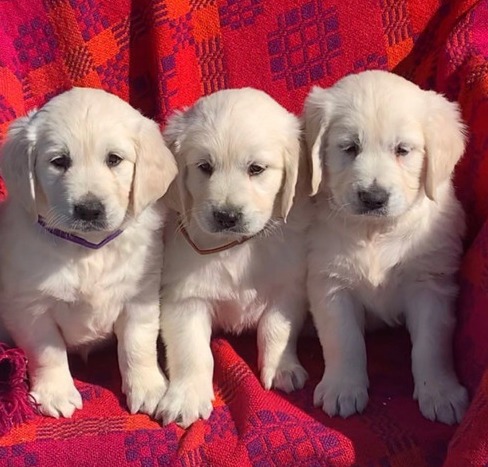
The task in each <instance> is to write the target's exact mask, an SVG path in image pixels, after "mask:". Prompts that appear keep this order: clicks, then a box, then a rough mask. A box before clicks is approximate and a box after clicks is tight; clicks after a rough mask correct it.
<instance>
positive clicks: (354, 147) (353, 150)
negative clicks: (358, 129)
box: [342, 143, 359, 157]
mask: <svg viewBox="0 0 488 467" xmlns="http://www.w3.org/2000/svg"><path fill="white" fill-rule="evenodd" d="M342 150H343V151H344V152H345V153H346V154H347V155H348V156H351V157H356V156H357V155H358V154H359V144H357V143H348V144H345V145H344V146H343V147H342Z"/></svg>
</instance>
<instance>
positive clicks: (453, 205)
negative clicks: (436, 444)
mask: <svg viewBox="0 0 488 467" xmlns="http://www.w3.org/2000/svg"><path fill="white" fill-rule="evenodd" d="M304 117H305V125H306V131H305V132H306V139H307V143H308V147H309V154H310V157H311V163H312V166H313V176H312V179H313V191H314V193H315V192H318V194H317V197H316V209H315V220H314V221H313V222H312V224H311V229H310V234H309V242H310V251H309V260H308V264H309V278H308V291H309V298H310V302H311V311H312V314H313V317H314V321H315V324H316V327H317V330H318V334H319V337H320V340H321V343H322V346H323V351H324V360H325V363H326V366H325V372H324V375H323V378H322V380H321V382H320V383H319V385H318V386H317V388H316V389H315V394H314V402H315V404H316V405H318V406H320V407H322V408H323V410H324V411H325V412H327V413H328V414H329V415H331V416H332V415H341V416H343V417H347V416H349V415H351V414H353V413H355V412H361V411H362V410H363V409H364V408H365V407H366V404H367V401H368V375H367V372H366V349H365V344H364V338H363V333H364V330H365V327H366V328H367V327H368V326H369V325H373V324H376V323H379V322H383V323H386V324H388V325H395V324H400V323H405V324H406V326H407V328H408V330H409V332H410V336H411V339H412V345H413V346H412V371H413V376H414V381H415V391H414V397H415V398H416V399H417V400H418V402H419V405H420V410H421V412H422V413H423V415H424V416H425V417H427V418H429V419H431V420H438V421H441V422H444V423H448V424H452V423H455V422H459V420H460V419H461V418H462V416H463V414H464V412H465V409H466V406H467V403H468V398H467V393H466V390H465V389H464V388H463V387H462V386H461V385H460V384H459V382H458V380H457V377H456V375H455V372H454V368H453V362H452V342H451V338H452V333H453V330H454V325H455V316H454V303H455V297H456V293H457V290H458V286H457V284H456V279H455V275H456V272H457V270H458V267H459V262H460V257H461V254H462V235H463V232H464V214H463V210H462V207H461V205H460V203H459V202H458V200H457V199H456V198H455V195H454V192H453V187H452V184H451V180H450V177H451V173H452V171H453V169H454V166H455V164H456V163H457V161H458V160H459V158H460V157H461V155H462V153H463V151H464V134H463V130H464V128H463V125H462V123H461V120H460V115H459V110H458V106H457V105H456V104H454V103H451V102H448V101H447V100H446V99H445V98H443V97H442V96H441V95H439V94H436V93H434V92H432V91H423V90H421V89H419V88H418V87H417V86H416V85H414V84H412V83H410V82H408V81H407V80H405V79H403V78H401V77H399V76H396V75H393V74H390V73H386V72H381V71H368V72H364V73H360V74H358V75H351V76H348V77H346V78H344V79H342V80H341V81H339V82H338V83H337V84H336V85H335V86H333V87H332V88H330V89H319V88H314V89H313V90H312V91H311V93H310V95H309V96H308V98H307V101H306V103H305V111H304Z"/></svg>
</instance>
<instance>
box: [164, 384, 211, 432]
mask: <svg viewBox="0 0 488 467" xmlns="http://www.w3.org/2000/svg"><path fill="white" fill-rule="evenodd" d="M207 386H208V387H207ZM213 400H214V393H213V389H212V385H211V383H210V385H208V384H199V383H198V380H195V381H194V382H186V381H181V382H170V384H169V388H168V391H167V392H166V394H165V395H164V397H163V398H162V399H161V401H160V403H159V405H158V407H157V409H156V418H158V419H160V420H162V421H163V424H164V425H167V424H169V423H171V422H176V423H177V424H178V425H179V426H181V427H182V428H188V427H189V426H190V425H191V424H192V423H193V422H195V421H197V420H198V419H199V418H202V419H204V420H207V419H208V417H210V414H211V413H212V409H213V407H212V401H213Z"/></svg>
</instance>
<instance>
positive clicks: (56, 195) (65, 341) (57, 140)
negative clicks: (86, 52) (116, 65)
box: [0, 88, 176, 417]
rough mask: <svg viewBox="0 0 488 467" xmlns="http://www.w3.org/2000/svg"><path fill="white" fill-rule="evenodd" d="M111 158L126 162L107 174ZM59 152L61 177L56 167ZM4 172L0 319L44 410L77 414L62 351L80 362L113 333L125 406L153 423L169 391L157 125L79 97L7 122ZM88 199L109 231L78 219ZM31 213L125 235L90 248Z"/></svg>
mask: <svg viewBox="0 0 488 467" xmlns="http://www.w3.org/2000/svg"><path fill="white" fill-rule="evenodd" d="M110 152H116V153H117V154H118V155H119V156H120V157H122V159H123V160H122V162H121V163H120V164H119V165H118V166H117V167H111V168H110V167H108V166H107V155H108V154H109V153H110ZM63 154H64V155H69V157H70V158H71V161H72V163H71V167H70V168H69V169H68V170H66V171H64V170H60V169H59V168H56V167H55V166H53V165H52V162H51V161H52V160H53V159H55V158H57V157H60V156H61V155H63ZM2 171H3V175H4V177H5V182H6V184H7V188H8V190H9V198H8V200H7V202H6V203H5V204H4V205H2V206H1V213H0V214H1V217H0V234H1V238H2V241H1V242H0V256H1V258H2V269H1V273H0V310H1V312H2V319H3V321H4V323H5V325H6V327H7V328H8V330H9V332H10V333H11V334H12V336H13V338H14V340H15V342H16V343H17V344H18V345H19V346H20V347H22V348H23V349H24V350H25V352H26V354H27V358H28V365H29V368H28V369H29V377H30V381H31V391H32V394H33V396H34V398H35V399H36V401H37V402H38V403H39V405H40V410H41V411H42V413H44V414H45V415H50V416H53V417H59V416H63V417H70V416H71V415H72V414H73V412H74V410H75V409H76V408H81V406H82V401H81V397H80V394H79V393H78V391H77V390H76V388H75V386H74V384H73V379H72V377H71V374H70V371H69V368H68V360H67V350H74V351H79V352H81V353H86V352H87V351H88V350H89V349H90V348H91V347H93V346H94V345H96V344H98V343H101V342H103V341H105V340H106V339H108V338H110V337H111V336H113V334H114V333H115V335H116V336H117V340H118V357H119V366H120V371H121V374H122V385H123V387H122V389H123V391H124V393H125V394H126V396H127V404H128V406H129V409H130V411H131V412H132V413H135V412H137V411H142V412H145V413H148V414H152V413H153V412H154V410H155V408H156V405H157V403H158V401H159V400H160V398H161V396H162V394H163V393H164V391H165V390H166V385H167V384H166V380H165V378H164V376H163V373H162V372H161V370H160V369H159V366H158V363H157V352H156V341H157V336H158V329H159V285H160V266H161V261H162V247H161V244H162V241H161V238H162V237H161V236H162V231H161V229H162V224H163V221H164V217H165V210H164V208H161V207H157V206H156V205H155V202H156V200H157V199H159V198H160V197H161V196H162V195H163V194H164V192H165V191H166V187H167V186H168V184H169V183H170V182H171V180H172V179H173V178H174V176H175V175H176V164H175V162H174V158H173V157H172V155H171V153H170V152H169V150H168V149H167V148H166V147H165V145H164V141H163V139H162V136H161V135H160V133H159V129H158V127H157V125H156V124H155V123H154V122H152V121H151V120H149V119H146V118H145V117H143V116H142V115H141V114H140V113H139V112H137V111H136V110H135V109H133V108H132V107H130V106H129V105H128V104H126V103H125V102H123V101H122V100H121V99H119V98H117V97H116V96H113V95H111V94H108V93H106V92H104V91H101V90H94V89H78V88H75V89H73V90H71V91H68V92H66V93H63V94H61V95H59V96H57V97H56V98H54V99H52V100H51V101H50V102H48V103H47V104H46V105H45V106H44V107H43V108H42V109H40V110H38V111H34V112H32V113H31V114H30V115H29V116H27V117H24V118H21V119H19V120H17V121H16V122H14V124H13V125H12V127H11V129H10V131H9V134H8V136H7V141H6V143H5V146H4V148H3V157H2ZM87 194H90V196H95V197H96V198H97V199H99V200H101V202H102V203H103V205H104V206H105V208H106V212H107V222H106V225H104V226H100V227H99V228H92V229H91V228H87V227H86V226H84V227H83V228H82V226H81V224H80V222H79V221H76V220H74V214H73V206H74V204H75V203H77V202H79V201H80V200H83V199H84V197H85V196H86V195H87ZM38 215H42V216H43V217H44V218H45V219H46V221H47V222H48V224H49V225H50V226H52V227H57V228H59V229H62V230H65V231H69V232H71V233H74V234H76V235H78V236H81V237H83V238H85V239H87V240H89V241H92V242H99V241H100V240H102V239H103V238H105V237H107V236H108V235H109V234H110V233H111V232H113V231H114V230H117V229H119V228H121V229H123V233H122V234H121V235H120V236H119V237H117V238H116V239H114V240H113V241H111V242H110V243H108V244H106V245H105V246H104V247H102V248H101V249H99V250H91V249H88V248H85V247H83V246H79V245H76V244H73V243H70V242H68V241H66V240H63V239H60V238H57V237H54V236H53V235H51V234H50V233H48V232H47V231H45V230H44V229H43V228H42V227H41V226H40V225H38V224H37V223H36V220H37V216H38ZM80 229H81V230H80Z"/></svg>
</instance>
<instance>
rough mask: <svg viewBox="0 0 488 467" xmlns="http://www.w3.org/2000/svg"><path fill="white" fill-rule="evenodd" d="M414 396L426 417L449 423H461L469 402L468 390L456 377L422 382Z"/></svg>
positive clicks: (416, 387)
mask: <svg viewBox="0 0 488 467" xmlns="http://www.w3.org/2000/svg"><path fill="white" fill-rule="evenodd" d="M413 396H414V398H415V399H417V400H418V402H419V407H420V411H421V412H422V415H423V416H424V417H425V418H427V419H429V420H432V421H438V422H442V423H446V424H447V425H454V424H455V423H459V422H460V421H461V420H462V418H463V416H464V413H465V412H466V410H467V408H468V404H469V399H468V392H467V391H466V389H465V388H464V387H463V386H461V385H460V384H459V383H458V382H457V381H456V380H455V379H447V380H437V381H425V382H422V383H421V384H419V385H416V386H415V392H414V395H413Z"/></svg>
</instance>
